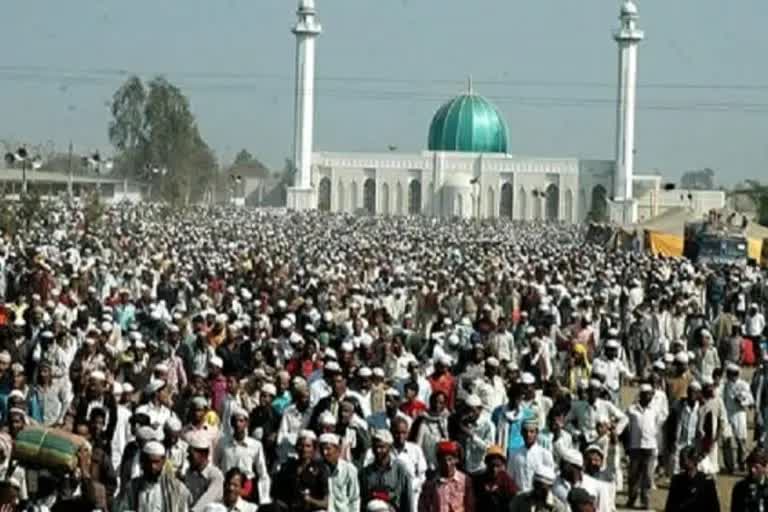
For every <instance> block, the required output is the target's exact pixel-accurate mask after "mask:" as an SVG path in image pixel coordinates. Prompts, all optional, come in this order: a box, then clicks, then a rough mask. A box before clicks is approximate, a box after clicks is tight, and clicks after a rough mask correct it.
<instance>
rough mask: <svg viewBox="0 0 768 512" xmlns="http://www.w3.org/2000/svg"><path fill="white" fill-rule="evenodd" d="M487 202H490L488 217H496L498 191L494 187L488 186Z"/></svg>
mask: <svg viewBox="0 0 768 512" xmlns="http://www.w3.org/2000/svg"><path fill="white" fill-rule="evenodd" d="M486 199H487V204H488V218H489V219H492V218H494V217H496V192H495V191H494V190H493V187H488V197H487V198H486Z"/></svg>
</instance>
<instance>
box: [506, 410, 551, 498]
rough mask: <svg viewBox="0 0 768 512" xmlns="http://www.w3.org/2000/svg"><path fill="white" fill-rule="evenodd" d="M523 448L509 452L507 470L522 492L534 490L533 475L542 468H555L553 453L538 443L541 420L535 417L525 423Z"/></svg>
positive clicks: (522, 429)
mask: <svg viewBox="0 0 768 512" xmlns="http://www.w3.org/2000/svg"><path fill="white" fill-rule="evenodd" d="M521 433H522V436H523V446H521V447H520V448H517V449H516V450H513V451H511V452H509V458H508V460H507V469H508V471H509V474H510V475H511V476H512V479H513V480H514V481H515V484H516V485H517V488H518V489H519V490H520V491H530V490H531V489H533V475H534V473H535V472H536V469H538V468H540V467H542V466H548V467H551V468H554V467H555V461H554V458H553V456H552V452H550V451H549V450H548V449H546V448H544V447H543V446H541V445H540V444H539V443H538V435H539V420H538V419H537V418H535V417H533V418H528V419H527V420H525V421H524V422H523V425H522V428H521Z"/></svg>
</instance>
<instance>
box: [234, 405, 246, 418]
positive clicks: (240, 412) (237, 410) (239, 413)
mask: <svg viewBox="0 0 768 512" xmlns="http://www.w3.org/2000/svg"><path fill="white" fill-rule="evenodd" d="M232 417H233V418H245V419H248V411H246V410H245V409H244V408H243V407H241V406H239V405H236V406H235V407H233V408H232Z"/></svg>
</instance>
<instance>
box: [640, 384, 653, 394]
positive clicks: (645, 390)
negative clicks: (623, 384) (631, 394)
mask: <svg viewBox="0 0 768 512" xmlns="http://www.w3.org/2000/svg"><path fill="white" fill-rule="evenodd" d="M640 392H641V393H653V386H651V385H650V384H647V383H646V384H640Z"/></svg>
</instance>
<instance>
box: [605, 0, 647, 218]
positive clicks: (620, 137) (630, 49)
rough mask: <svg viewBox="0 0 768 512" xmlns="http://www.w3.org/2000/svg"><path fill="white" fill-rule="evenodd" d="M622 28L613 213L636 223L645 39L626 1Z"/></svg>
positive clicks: (632, 5)
mask: <svg viewBox="0 0 768 512" xmlns="http://www.w3.org/2000/svg"><path fill="white" fill-rule="evenodd" d="M619 19H620V20H621V26H620V28H619V29H618V30H617V31H616V32H615V34H614V36H613V37H614V39H615V40H616V42H617V43H618V46H619V84H618V100H617V112H616V169H615V171H614V178H613V201H614V203H615V208H616V209H618V210H620V212H618V211H617V212H614V213H612V214H611V220H613V221H614V222H618V223H622V224H626V223H633V222H635V220H636V219H635V217H636V213H637V212H636V208H635V206H634V203H633V201H632V178H633V175H634V171H635V109H636V103H635V102H636V92H637V47H638V45H639V44H640V41H642V40H643V37H644V34H643V31H642V30H640V29H638V27H637V20H638V13H637V5H636V4H635V2H634V0H625V1H624V2H623V4H622V6H621V16H620V17H619Z"/></svg>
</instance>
